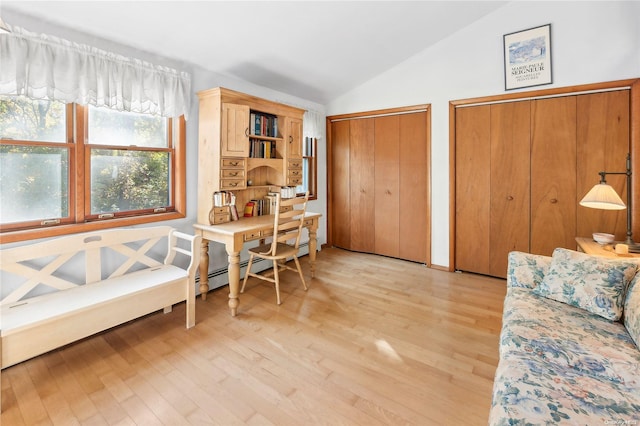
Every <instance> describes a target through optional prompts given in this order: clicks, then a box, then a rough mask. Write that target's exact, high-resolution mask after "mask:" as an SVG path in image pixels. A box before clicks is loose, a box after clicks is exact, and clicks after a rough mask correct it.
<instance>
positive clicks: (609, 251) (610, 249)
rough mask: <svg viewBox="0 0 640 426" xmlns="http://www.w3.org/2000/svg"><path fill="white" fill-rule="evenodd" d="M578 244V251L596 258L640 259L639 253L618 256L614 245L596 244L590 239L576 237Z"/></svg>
mask: <svg viewBox="0 0 640 426" xmlns="http://www.w3.org/2000/svg"><path fill="white" fill-rule="evenodd" d="M576 242H577V243H578V251H581V252H583V253H587V254H593V255H596V256H604V257H613V258H624V257H631V258H640V253H629V254H618V253H616V252H615V251H614V247H615V243H612V244H598V243H596V242H595V241H593V239H591V238H586V237H576Z"/></svg>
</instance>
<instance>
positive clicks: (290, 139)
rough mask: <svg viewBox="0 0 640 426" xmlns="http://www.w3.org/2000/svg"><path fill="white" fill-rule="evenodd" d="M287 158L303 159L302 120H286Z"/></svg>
mask: <svg viewBox="0 0 640 426" xmlns="http://www.w3.org/2000/svg"><path fill="white" fill-rule="evenodd" d="M285 121H286V128H287V135H286V137H287V157H288V158H302V120H299V119H297V118H289V117H287V118H286V120H285Z"/></svg>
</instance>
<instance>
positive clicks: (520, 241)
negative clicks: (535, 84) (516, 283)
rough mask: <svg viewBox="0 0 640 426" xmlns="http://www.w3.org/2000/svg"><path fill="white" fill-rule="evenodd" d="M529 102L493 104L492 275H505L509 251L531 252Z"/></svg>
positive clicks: (490, 266) (490, 265)
mask: <svg viewBox="0 0 640 426" xmlns="http://www.w3.org/2000/svg"><path fill="white" fill-rule="evenodd" d="M530 117H531V109H530V102H529V101H522V102H512V103H503V104H495V105H491V167H490V169H491V177H490V180H491V196H490V198H491V205H490V231H489V234H490V237H489V241H490V243H489V244H490V261H489V274H490V275H493V276H497V277H502V278H506V276H507V256H508V254H509V252H510V251H514V250H517V251H524V252H528V251H529V223H530V219H529V210H530V198H531V193H530V185H531V180H530V172H529V169H530V158H531V156H530V148H531V144H530V137H531V133H530V123H529V120H530Z"/></svg>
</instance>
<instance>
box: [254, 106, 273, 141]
mask: <svg viewBox="0 0 640 426" xmlns="http://www.w3.org/2000/svg"><path fill="white" fill-rule="evenodd" d="M249 118H250V120H251V123H250V124H251V125H250V126H249V127H250V134H251V135H254V136H268V137H273V138H277V137H278V117H277V116H275V115H272V114H265V113H263V112H258V111H251V113H250V115H249Z"/></svg>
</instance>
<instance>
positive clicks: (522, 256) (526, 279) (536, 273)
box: [507, 251, 551, 288]
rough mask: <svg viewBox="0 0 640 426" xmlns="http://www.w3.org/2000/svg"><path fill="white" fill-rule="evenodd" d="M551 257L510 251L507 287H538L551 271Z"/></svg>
mask: <svg viewBox="0 0 640 426" xmlns="http://www.w3.org/2000/svg"><path fill="white" fill-rule="evenodd" d="M550 264H551V257H549V256H540V255H537V254H531V253H524V252H521V251H512V252H510V253H509V263H508V268H507V287H526V288H535V287H537V286H538V285H539V284H540V283H541V282H542V280H543V279H544V276H545V275H547V273H548V272H549V265H550Z"/></svg>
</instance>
